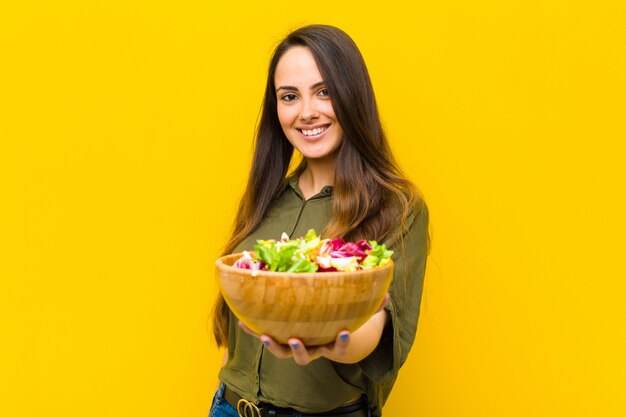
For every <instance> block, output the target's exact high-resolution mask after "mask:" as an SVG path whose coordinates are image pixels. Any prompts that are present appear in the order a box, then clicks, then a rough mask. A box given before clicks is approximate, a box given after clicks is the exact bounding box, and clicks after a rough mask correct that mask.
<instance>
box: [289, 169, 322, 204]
mask: <svg viewBox="0 0 626 417" xmlns="http://www.w3.org/2000/svg"><path fill="white" fill-rule="evenodd" d="M299 178H300V176H299V175H294V176H292V177H291V178H289V179H288V182H287V184H288V186H289V187H291V189H292V190H293V191H294V192H295V193H296V194H298V196H299V197H300V198H302V199H304V197H303V196H302V190H300V186H299V185H298V179H299ZM332 194H333V186H332V185H325V186H324V187H323V188H322V189H321V190H320V192H319V193H317V194H315V195H314V196H313V197H311V198H309V200H310V199H313V198H320V197H328V196H331V195H332Z"/></svg>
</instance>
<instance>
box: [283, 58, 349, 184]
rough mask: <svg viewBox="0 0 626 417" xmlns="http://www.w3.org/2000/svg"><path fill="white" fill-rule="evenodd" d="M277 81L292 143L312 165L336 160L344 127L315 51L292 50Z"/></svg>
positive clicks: (284, 122)
mask: <svg viewBox="0 0 626 417" xmlns="http://www.w3.org/2000/svg"><path fill="white" fill-rule="evenodd" d="M275 83H276V85H277V86H278V88H277V89H276V94H277V99H278V108H277V111H278V119H279V120H280V125H281V126H282V128H283V132H284V133H285V136H287V139H288V140H289V142H290V143H291V144H292V145H293V146H294V147H295V148H296V149H297V150H298V151H299V152H300V153H301V154H302V156H303V157H304V158H306V159H307V160H308V161H309V164H316V163H319V162H321V161H324V160H330V162H331V163H332V162H333V161H334V159H335V158H336V157H337V154H336V151H337V149H339V145H340V144H341V140H342V138H343V130H342V129H341V125H340V124H339V123H338V122H337V118H336V116H335V111H334V110H333V105H332V102H331V100H330V97H329V94H328V89H327V88H326V85H325V83H324V81H323V80H322V75H321V74H320V71H319V69H318V68H317V64H316V63H315V58H314V57H313V54H312V53H311V51H310V50H309V49H308V48H306V47H303V46H296V47H293V48H291V49H289V50H288V51H287V52H286V53H285V55H283V58H282V59H281V60H280V62H279V63H278V66H277V67H276V76H275ZM312 188H315V187H312ZM305 194H306V193H305Z"/></svg>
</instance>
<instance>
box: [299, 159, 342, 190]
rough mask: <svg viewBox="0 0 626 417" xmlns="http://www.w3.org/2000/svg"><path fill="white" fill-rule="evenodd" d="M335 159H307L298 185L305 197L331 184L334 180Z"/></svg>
mask: <svg viewBox="0 0 626 417" xmlns="http://www.w3.org/2000/svg"><path fill="white" fill-rule="evenodd" d="M335 159H336V158H324V159H323V160H307V162H306V169H305V170H304V172H303V173H302V174H301V175H300V179H299V181H298V185H299V186H300V190H302V194H303V195H304V198H305V199H308V198H309V197H312V196H314V195H315V194H317V193H319V192H320V191H321V190H322V188H324V187H325V186H327V185H333V183H334V180H335Z"/></svg>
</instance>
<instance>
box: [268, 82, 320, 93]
mask: <svg viewBox="0 0 626 417" xmlns="http://www.w3.org/2000/svg"><path fill="white" fill-rule="evenodd" d="M324 84H325V83H324V81H319V82H317V83H315V84H313V85H312V86H311V87H309V88H310V89H311V90H313V89H314V88H317V87H319V86H322V85H324ZM278 90H290V91H298V88H297V87H294V86H292V85H281V86H280V87H278V88H277V89H276V92H278Z"/></svg>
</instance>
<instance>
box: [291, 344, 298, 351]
mask: <svg viewBox="0 0 626 417" xmlns="http://www.w3.org/2000/svg"><path fill="white" fill-rule="evenodd" d="M291 347H292V348H294V349H295V350H298V347H299V346H298V344H297V343H292V344H291Z"/></svg>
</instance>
